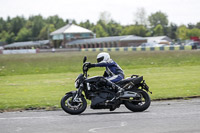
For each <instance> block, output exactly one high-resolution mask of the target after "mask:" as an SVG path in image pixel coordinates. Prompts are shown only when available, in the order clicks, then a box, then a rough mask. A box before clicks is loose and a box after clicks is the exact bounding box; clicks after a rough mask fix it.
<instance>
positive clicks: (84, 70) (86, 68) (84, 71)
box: [83, 62, 89, 78]
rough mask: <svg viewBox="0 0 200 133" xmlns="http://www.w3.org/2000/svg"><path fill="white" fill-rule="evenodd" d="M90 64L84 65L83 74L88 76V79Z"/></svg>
mask: <svg viewBox="0 0 200 133" xmlns="http://www.w3.org/2000/svg"><path fill="white" fill-rule="evenodd" d="M88 64H89V63H88V62H85V63H84V64H83V74H84V75H85V76H86V78H87V76H88V75H87V71H88Z"/></svg>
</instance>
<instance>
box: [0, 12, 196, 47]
mask: <svg viewBox="0 0 200 133" xmlns="http://www.w3.org/2000/svg"><path fill="white" fill-rule="evenodd" d="M135 16H136V19H135V20H134V22H133V24H131V25H121V24H120V23H118V22H116V21H115V20H113V19H111V18H110V15H109V14H108V13H107V12H102V13H101V14H100V18H99V20H98V21H97V22H96V24H94V23H92V22H90V21H89V20H86V21H85V22H80V23H77V22H76V21H75V20H73V21H72V22H73V23H74V24H76V25H79V26H81V27H84V28H87V29H90V30H92V31H93V32H94V33H95V34H96V37H107V36H122V35H136V36H142V37H148V36H163V35H166V36H169V37H170V38H172V39H173V40H174V41H178V40H187V39H190V37H191V36H197V37H200V22H198V23H196V24H188V25H180V26H178V25H177V24H175V23H169V20H168V16H167V14H165V13H163V12H161V11H158V12H155V13H152V14H151V15H149V16H148V17H145V11H144V9H139V10H138V12H137V13H136V14H135ZM69 21H70V20H68V19H66V20H64V19H62V18H61V17H59V16H58V15H54V16H49V17H48V18H44V17H43V16H41V15H35V16H30V17H29V18H27V19H26V18H25V17H23V16H16V17H14V18H10V17H7V19H6V20H4V19H3V18H2V17H0V42H5V43H8V44H9V43H12V42H21V41H35V40H46V39H49V34H50V33H51V32H53V31H55V30H56V29H58V28H60V27H62V26H64V25H66V24H68V23H69Z"/></svg>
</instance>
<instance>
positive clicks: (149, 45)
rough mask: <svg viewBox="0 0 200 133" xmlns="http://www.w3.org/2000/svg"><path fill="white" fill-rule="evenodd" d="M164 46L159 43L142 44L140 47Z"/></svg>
mask: <svg viewBox="0 0 200 133" xmlns="http://www.w3.org/2000/svg"><path fill="white" fill-rule="evenodd" d="M162 46H164V44H157V43H142V44H141V45H140V46H139V47H162Z"/></svg>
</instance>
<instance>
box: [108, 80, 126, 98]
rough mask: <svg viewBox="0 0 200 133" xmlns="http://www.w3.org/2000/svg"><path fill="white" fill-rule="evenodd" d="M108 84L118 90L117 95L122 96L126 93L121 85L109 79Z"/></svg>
mask: <svg viewBox="0 0 200 133" xmlns="http://www.w3.org/2000/svg"><path fill="white" fill-rule="evenodd" d="M106 85H107V86H109V87H111V88H112V89H113V90H114V91H117V93H116V94H117V97H119V96H121V95H123V94H124V89H123V88H121V87H120V86H118V85H116V84H115V83H113V82H111V81H109V80H107V83H106Z"/></svg>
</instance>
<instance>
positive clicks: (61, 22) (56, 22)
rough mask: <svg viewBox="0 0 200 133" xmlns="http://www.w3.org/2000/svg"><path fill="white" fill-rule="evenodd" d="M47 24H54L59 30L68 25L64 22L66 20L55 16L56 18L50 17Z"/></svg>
mask: <svg viewBox="0 0 200 133" xmlns="http://www.w3.org/2000/svg"><path fill="white" fill-rule="evenodd" d="M68 21H69V20H68ZM46 23H47V24H53V25H54V27H55V28H56V29H58V28H60V27H63V26H64V25H66V23H65V22H64V20H63V19H62V18H60V17H59V16H58V15H54V16H50V17H48V18H47V20H46ZM68 23H69V22H68Z"/></svg>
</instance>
